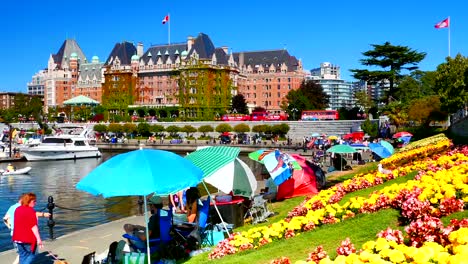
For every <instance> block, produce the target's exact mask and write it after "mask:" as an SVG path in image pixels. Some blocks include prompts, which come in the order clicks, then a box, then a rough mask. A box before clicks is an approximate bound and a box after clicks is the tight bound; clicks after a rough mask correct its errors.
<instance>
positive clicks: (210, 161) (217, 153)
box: [185, 146, 240, 178]
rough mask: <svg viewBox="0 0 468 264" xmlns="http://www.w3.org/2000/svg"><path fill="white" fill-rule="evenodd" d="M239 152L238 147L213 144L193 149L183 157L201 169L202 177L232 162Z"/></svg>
mask: <svg viewBox="0 0 468 264" xmlns="http://www.w3.org/2000/svg"><path fill="white" fill-rule="evenodd" d="M239 153H240V148H237V147H227V146H214V147H208V148H203V149H199V150H197V151H194V152H192V153H190V154H188V155H187V156H185V158H186V159H188V160H190V161H191V162H192V163H193V164H194V165H195V166H197V167H198V168H200V169H201V170H202V171H203V178H206V177H209V176H211V175H213V174H214V173H215V172H216V171H218V170H219V169H220V168H222V167H224V166H226V165H227V164H228V163H230V162H233V161H234V160H235V159H236V158H237V156H238V155H239Z"/></svg>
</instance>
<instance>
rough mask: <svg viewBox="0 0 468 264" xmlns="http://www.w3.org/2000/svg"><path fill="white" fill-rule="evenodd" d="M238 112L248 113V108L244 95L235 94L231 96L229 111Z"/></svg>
mask: <svg viewBox="0 0 468 264" xmlns="http://www.w3.org/2000/svg"><path fill="white" fill-rule="evenodd" d="M234 109H236V112H237V113H239V114H248V113H249V110H248V109H247V103H246V102H245V98H244V95H242V94H236V95H234V96H233V97H232V105H231V111H234Z"/></svg>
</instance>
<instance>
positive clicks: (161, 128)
mask: <svg viewBox="0 0 468 264" xmlns="http://www.w3.org/2000/svg"><path fill="white" fill-rule="evenodd" d="M150 131H151V132H154V133H156V134H159V133H161V132H164V131H165V128H164V126H163V125H152V126H151V127H150Z"/></svg>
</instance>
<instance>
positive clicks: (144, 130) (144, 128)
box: [137, 122, 151, 137]
mask: <svg viewBox="0 0 468 264" xmlns="http://www.w3.org/2000/svg"><path fill="white" fill-rule="evenodd" d="M150 127H151V126H150V124H148V123H146V122H141V123H139V124H138V126H137V132H138V134H140V135H142V136H144V137H148V136H149V135H150Z"/></svg>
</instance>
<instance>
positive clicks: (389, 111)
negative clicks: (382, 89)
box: [382, 101, 408, 130]
mask: <svg viewBox="0 0 468 264" xmlns="http://www.w3.org/2000/svg"><path fill="white" fill-rule="evenodd" d="M382 112H383V113H384V114H385V115H387V116H388V118H389V119H390V121H391V122H392V124H394V125H395V126H396V127H397V130H398V128H399V127H400V126H402V125H404V124H406V122H408V111H407V106H406V105H404V104H402V103H400V102H397V101H394V102H391V103H389V104H388V105H386V106H385V107H384V108H383V109H382Z"/></svg>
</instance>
